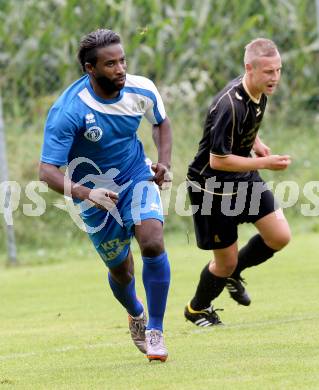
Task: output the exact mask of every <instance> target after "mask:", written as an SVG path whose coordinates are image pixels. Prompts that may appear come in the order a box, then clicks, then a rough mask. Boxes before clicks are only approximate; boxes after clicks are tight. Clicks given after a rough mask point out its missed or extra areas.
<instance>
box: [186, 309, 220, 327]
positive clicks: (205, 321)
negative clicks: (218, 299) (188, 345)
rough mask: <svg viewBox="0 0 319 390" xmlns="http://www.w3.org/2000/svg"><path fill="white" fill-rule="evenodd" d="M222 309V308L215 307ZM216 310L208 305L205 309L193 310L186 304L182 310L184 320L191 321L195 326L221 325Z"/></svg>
mask: <svg viewBox="0 0 319 390" xmlns="http://www.w3.org/2000/svg"><path fill="white" fill-rule="evenodd" d="M216 310H223V309H216ZM216 310H214V309H213V306H211V307H208V308H207V309H204V310H200V311H196V310H193V309H192V308H191V306H190V304H188V305H187V306H186V307H185V310H184V316H185V318H186V320H188V321H191V322H192V323H193V324H194V325H196V326H202V327H205V328H206V327H208V326H215V325H223V323H222V322H221V320H220V318H219V317H218V314H217V313H216Z"/></svg>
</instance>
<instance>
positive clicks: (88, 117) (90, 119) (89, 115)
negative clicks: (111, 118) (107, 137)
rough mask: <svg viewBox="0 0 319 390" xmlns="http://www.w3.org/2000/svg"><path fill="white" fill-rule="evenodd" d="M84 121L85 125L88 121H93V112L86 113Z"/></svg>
mask: <svg viewBox="0 0 319 390" xmlns="http://www.w3.org/2000/svg"><path fill="white" fill-rule="evenodd" d="M85 122H86V124H87V125H89V124H90V123H95V117H94V114H92V113H89V114H86V115H85Z"/></svg>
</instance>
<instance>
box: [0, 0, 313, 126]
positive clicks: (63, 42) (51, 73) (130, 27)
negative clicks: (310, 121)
mask: <svg viewBox="0 0 319 390" xmlns="http://www.w3.org/2000/svg"><path fill="white" fill-rule="evenodd" d="M92 10H94V12H92ZM315 15H316V12H315V2H314V1H313V0H306V1H304V0H293V1H290V2H287V1H286V0H280V1H273V0H272V1H265V0H258V1H255V0H247V1H245V2H238V1H236V0H231V1H228V2H222V1H216V0H201V1H196V2H194V1H192V0H170V1H165V0H152V1H146V0H136V1H132V0H130V1H128V0H117V1H114V0H91V1H90V2H88V1H85V0H76V1H75V0H46V1H43V0H41V1H38V0H37V1H36V0H26V1H15V0H7V1H6V2H4V5H3V7H2V8H1V11H0V37H1V38H2V39H1V41H0V53H1V55H0V64H2V66H1V65H0V69H1V70H2V72H1V73H2V75H1V85H2V89H3V93H4V97H5V101H6V110H7V112H8V113H12V114H15V115H18V114H20V113H23V114H27V115H29V114H30V113H33V110H32V107H33V106H34V105H37V104H38V103H39V99H40V98H41V99H42V98H43V97H44V96H47V95H50V94H52V93H56V92H57V91H60V90H61V88H62V87H63V86H66V85H67V84H69V83H70V82H71V81H72V80H74V79H76V78H77V77H78V75H79V66H75V57H76V51H77V45H78V42H79V40H80V37H81V36H82V35H84V34H85V33H87V32H89V31H92V30H94V29H96V28H99V27H106V28H111V29H114V30H115V31H119V32H120V34H121V35H122V38H123V43H124V46H125V48H126V51H127V57H128V59H129V70H130V72H132V73H135V72H138V73H141V74H143V75H146V76H149V77H151V78H152V79H154V81H156V83H158V84H161V85H162V86H163V93H164V95H167V99H168V101H169V102H171V104H172V106H173V110H177V109H178V108H182V107H184V106H185V104H189V105H191V106H192V107H193V106H194V104H195V103H196V106H197V105H199V107H201V106H202V105H203V104H204V105H206V103H207V100H208V99H210V97H211V95H212V94H213V93H215V92H216V90H217V89H219V88H220V87H221V86H223V85H224V83H225V80H228V79H229V78H231V77H233V76H235V75H237V74H238V73H240V72H242V56H243V48H244V46H245V44H246V43H247V42H248V41H249V40H251V39H253V38H256V37H257V36H266V37H270V38H272V39H274V40H275V41H276V42H277V44H278V46H279V48H280V49H281V51H282V53H283V57H284V59H286V61H285V68H286V75H287V77H286V79H285V82H284V86H283V90H285V93H286V96H287V97H288V96H289V98H290V99H292V103H295V104H300V102H302V103H303V106H304V107H307V106H309V104H311V105H312V106H313V108H314V105H316V104H318V100H317V99H318V83H316V82H314V80H318V79H319V70H318V66H316V63H317V62H318V41H317V42H316V41H315V40H316V31H317V30H316V20H315ZM12 103H13V104H12ZM280 108H281V107H280ZM30 109H31V110H30ZM30 118H31V119H33V118H32V116H30V115H29V119H30Z"/></svg>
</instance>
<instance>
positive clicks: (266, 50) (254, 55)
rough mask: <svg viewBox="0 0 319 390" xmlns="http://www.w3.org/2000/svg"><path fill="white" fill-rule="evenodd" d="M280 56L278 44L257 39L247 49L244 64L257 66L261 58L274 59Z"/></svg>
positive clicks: (264, 39)
mask: <svg viewBox="0 0 319 390" xmlns="http://www.w3.org/2000/svg"><path fill="white" fill-rule="evenodd" d="M278 54H279V51H278V48H277V46H276V44H275V43H274V42H273V41H271V40H270V39H266V38H256V39H254V40H253V41H251V42H249V43H248V44H247V45H246V47H245V55H244V64H245V65H246V64H253V65H255V63H256V60H257V59H258V58H260V57H274V56H276V55H278Z"/></svg>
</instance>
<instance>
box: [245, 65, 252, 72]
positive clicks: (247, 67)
mask: <svg viewBox="0 0 319 390" xmlns="http://www.w3.org/2000/svg"><path fill="white" fill-rule="evenodd" d="M252 69H253V66H252V64H245V71H246V73H250V72H251V71H252Z"/></svg>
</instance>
